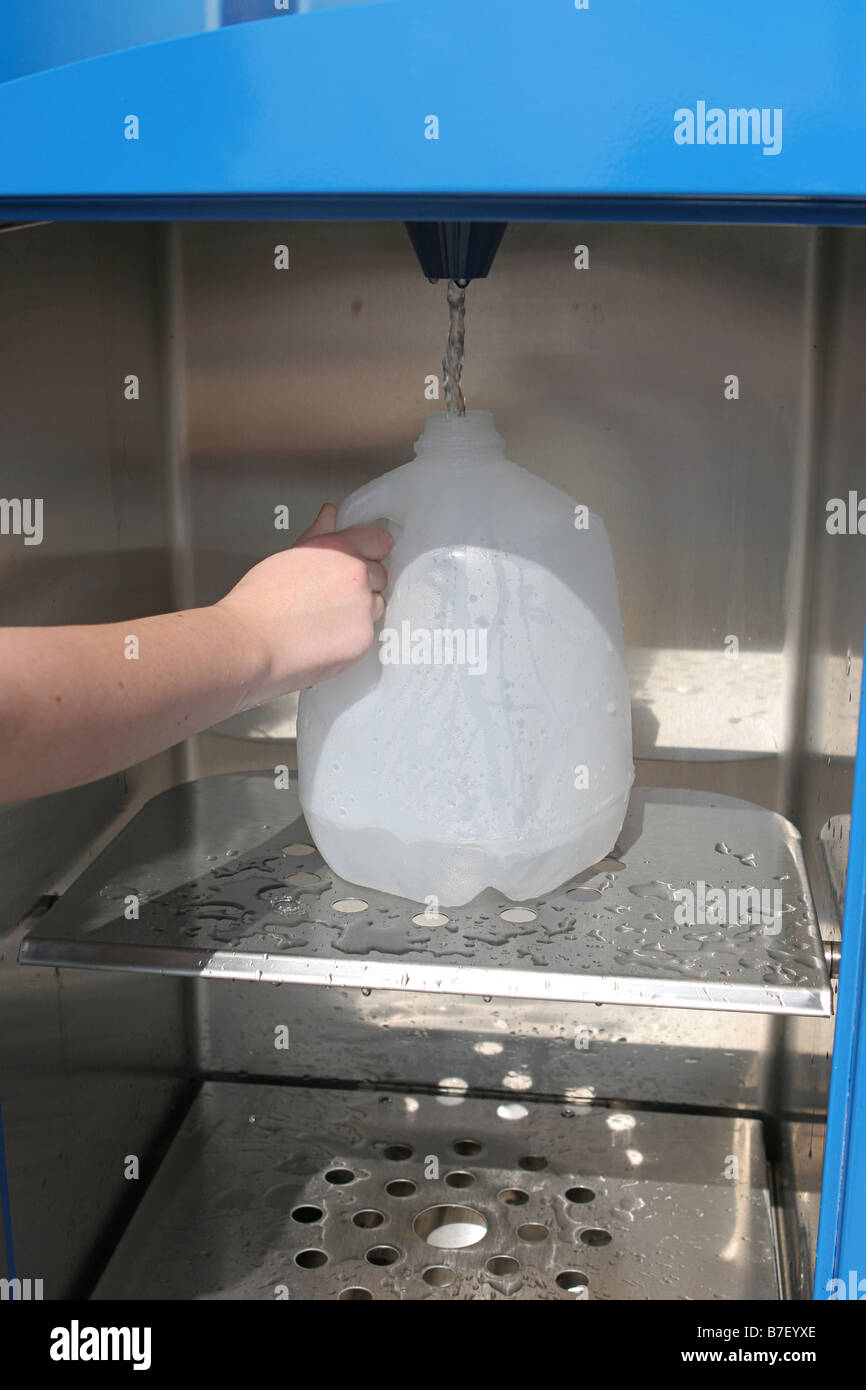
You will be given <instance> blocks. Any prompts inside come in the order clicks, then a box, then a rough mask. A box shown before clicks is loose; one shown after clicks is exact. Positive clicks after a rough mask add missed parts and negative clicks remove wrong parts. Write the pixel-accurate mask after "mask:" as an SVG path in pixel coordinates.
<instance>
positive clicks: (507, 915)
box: [499, 907, 538, 922]
mask: <svg viewBox="0 0 866 1390" xmlns="http://www.w3.org/2000/svg"><path fill="white" fill-rule="evenodd" d="M499 916H500V917H501V918H502V920H503V922H534V921H535V920H536V918H537V917H538V913H537V912H533V911H532V909H531V908H528V907H507V908H506V909H505V911H504V912H500V914H499Z"/></svg>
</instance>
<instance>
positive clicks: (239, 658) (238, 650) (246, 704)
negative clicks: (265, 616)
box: [207, 594, 272, 713]
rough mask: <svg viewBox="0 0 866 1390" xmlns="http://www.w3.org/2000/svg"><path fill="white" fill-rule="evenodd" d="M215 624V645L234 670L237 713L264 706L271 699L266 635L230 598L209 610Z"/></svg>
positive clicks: (227, 597) (229, 596)
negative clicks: (217, 645)
mask: <svg viewBox="0 0 866 1390" xmlns="http://www.w3.org/2000/svg"><path fill="white" fill-rule="evenodd" d="M207 611H208V614H209V617H210V619H211V621H212V622H213V623H214V624H215V641H216V642H217V643H218V644H219V650H220V652H221V653H223V654H224V655H225V657H226V660H227V662H228V663H229V664H230V666H231V670H232V675H233V678H234V679H233V683H234V684H235V686H236V689H237V700H238V703H237V713H240V712H241V711H242V710H246V709H253V708H255V706H256V705H261V704H264V703H265V702H266V701H267V700H268V699H270V696H269V695H268V693H267V692H268V686H269V682H270V677H271V667H272V661H271V653H270V647H269V644H268V642H267V640H266V638H265V636H264V633H263V632H262V631H261V630H260V629H259V627H258V625H257V624H255V623H251V622H249V621H248V619H247V618H246V617H245V616H244V615H243V614H241V613H239V612H238V611H237V609H236V608H235V607H234V606H233V604H232V603H231V595H230V594H228V595H226V597H225V598H223V599H220V600H219V601H218V602H217V603H214V604H212V605H211V607H210V608H209V609H208V610H207Z"/></svg>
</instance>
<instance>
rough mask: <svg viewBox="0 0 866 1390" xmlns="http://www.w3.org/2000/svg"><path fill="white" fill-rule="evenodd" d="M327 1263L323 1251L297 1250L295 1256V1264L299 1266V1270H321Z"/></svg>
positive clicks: (326, 1257)
mask: <svg viewBox="0 0 866 1390" xmlns="http://www.w3.org/2000/svg"><path fill="white" fill-rule="evenodd" d="M327 1263H328V1256H327V1253H326V1252H325V1251H324V1250H299V1251H298V1253H297V1255H296V1256H295V1264H296V1265H300V1267H301V1269H321V1267H322V1265H326V1264H327Z"/></svg>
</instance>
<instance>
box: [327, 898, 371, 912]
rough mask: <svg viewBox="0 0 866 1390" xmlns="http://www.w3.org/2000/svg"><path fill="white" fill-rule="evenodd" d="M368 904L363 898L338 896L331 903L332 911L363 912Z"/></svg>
mask: <svg viewBox="0 0 866 1390" xmlns="http://www.w3.org/2000/svg"><path fill="white" fill-rule="evenodd" d="M369 906H370V904H369V903H367V902H365V901H364V899H363V898H338V899H337V901H336V902H335V903H331V907H332V909H333V911H334V912H363V911H364V908H365V907H369Z"/></svg>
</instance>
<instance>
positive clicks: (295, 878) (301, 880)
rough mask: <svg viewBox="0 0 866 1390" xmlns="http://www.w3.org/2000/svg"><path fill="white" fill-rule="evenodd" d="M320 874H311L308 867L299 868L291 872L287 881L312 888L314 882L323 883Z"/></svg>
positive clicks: (299, 886)
mask: <svg viewBox="0 0 866 1390" xmlns="http://www.w3.org/2000/svg"><path fill="white" fill-rule="evenodd" d="M321 881H322V880H321V879H320V878H319V875H318V874H311V873H310V872H309V871H308V870H307V869H299V870H298V872H297V873H295V874H290V875H289V877H288V878H287V879H286V883H294V884H296V885H297V887H298V888H312V886H313V884H314V883H321Z"/></svg>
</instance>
